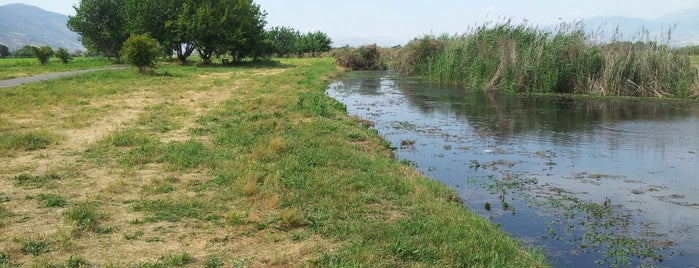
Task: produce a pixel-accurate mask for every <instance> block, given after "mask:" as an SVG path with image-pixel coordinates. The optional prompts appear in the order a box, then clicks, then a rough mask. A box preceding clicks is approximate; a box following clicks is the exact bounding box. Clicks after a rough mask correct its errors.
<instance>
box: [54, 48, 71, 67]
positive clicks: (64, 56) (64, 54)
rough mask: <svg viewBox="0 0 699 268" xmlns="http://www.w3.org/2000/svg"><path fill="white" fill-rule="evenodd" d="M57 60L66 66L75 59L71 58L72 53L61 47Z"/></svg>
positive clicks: (57, 52)
mask: <svg viewBox="0 0 699 268" xmlns="http://www.w3.org/2000/svg"><path fill="white" fill-rule="evenodd" d="M56 58H58V60H60V61H61V62H62V63H64V64H66V63H68V61H70V60H72V59H73V58H71V57H70V53H68V50H67V49H65V48H62V47H59V48H58V50H56Z"/></svg>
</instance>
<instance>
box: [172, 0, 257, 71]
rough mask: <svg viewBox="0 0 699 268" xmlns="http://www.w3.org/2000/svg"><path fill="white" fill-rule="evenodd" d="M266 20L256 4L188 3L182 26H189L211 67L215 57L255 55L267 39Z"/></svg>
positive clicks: (226, 0) (246, 0)
mask: <svg viewBox="0 0 699 268" xmlns="http://www.w3.org/2000/svg"><path fill="white" fill-rule="evenodd" d="M194 2H196V3H194ZM265 16H266V13H264V12H262V11H261V10H260V8H259V6H258V5H255V4H254V3H253V1H252V0H200V1H195V0H188V1H187V2H186V3H185V4H184V5H183V8H182V16H181V17H180V20H179V21H178V23H179V24H186V25H188V26H189V27H188V28H187V30H186V32H187V33H189V34H190V35H191V37H192V41H193V43H195V44H196V47H197V48H196V49H197V51H198V52H199V55H200V56H201V58H202V60H203V61H204V63H205V64H210V63H211V57H212V56H214V55H215V54H218V55H223V54H226V53H231V55H232V56H233V57H235V58H239V57H240V56H248V55H252V54H253V52H255V45H256V44H261V42H262V39H263V38H264V34H263V33H264V32H263V30H264V25H265V23H266V22H265V21H264V18H265ZM256 42H260V43H256Z"/></svg>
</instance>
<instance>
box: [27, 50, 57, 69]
mask: <svg viewBox="0 0 699 268" xmlns="http://www.w3.org/2000/svg"><path fill="white" fill-rule="evenodd" d="M31 52H32V55H34V57H36V58H37V59H39V62H40V63H41V64H42V65H45V64H46V63H48V62H49V58H51V56H53V53H54V52H53V49H51V47H50V46H42V47H31Z"/></svg>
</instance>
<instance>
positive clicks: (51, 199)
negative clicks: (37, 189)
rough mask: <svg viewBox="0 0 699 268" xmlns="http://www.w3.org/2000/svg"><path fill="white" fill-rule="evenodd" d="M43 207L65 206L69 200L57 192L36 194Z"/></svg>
mask: <svg viewBox="0 0 699 268" xmlns="http://www.w3.org/2000/svg"><path fill="white" fill-rule="evenodd" d="M36 199H37V200H38V201H39V203H40V204H41V206H42V207H46V208H52V207H65V206H66V204H68V202H66V200H65V199H64V198H63V197H61V196H60V195H56V194H39V195H38V196H36Z"/></svg>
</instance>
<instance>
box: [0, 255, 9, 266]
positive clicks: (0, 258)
mask: <svg viewBox="0 0 699 268" xmlns="http://www.w3.org/2000/svg"><path fill="white" fill-rule="evenodd" d="M10 260H11V258H10V254H6V253H4V252H0V267H9V266H10V264H11V263H10Z"/></svg>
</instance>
